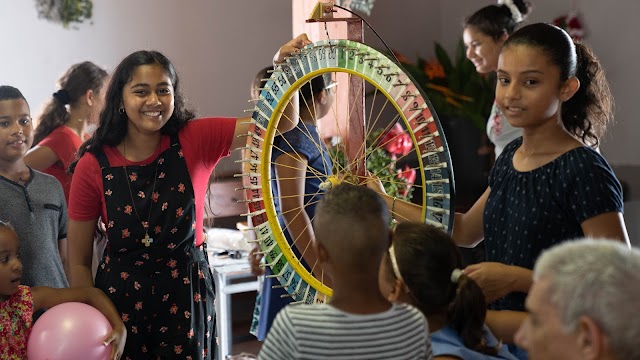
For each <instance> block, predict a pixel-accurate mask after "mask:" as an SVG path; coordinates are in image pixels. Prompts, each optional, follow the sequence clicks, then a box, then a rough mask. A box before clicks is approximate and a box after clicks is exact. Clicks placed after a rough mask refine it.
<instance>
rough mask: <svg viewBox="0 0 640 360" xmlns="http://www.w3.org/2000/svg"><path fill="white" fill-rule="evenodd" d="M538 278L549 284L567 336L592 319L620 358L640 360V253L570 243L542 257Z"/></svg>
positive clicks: (618, 246)
mask: <svg viewBox="0 0 640 360" xmlns="http://www.w3.org/2000/svg"><path fill="white" fill-rule="evenodd" d="M533 276H534V281H535V280H538V279H540V278H544V279H546V280H547V281H549V288H548V293H549V296H550V297H549V301H550V302H551V304H553V305H554V306H555V307H556V308H557V309H558V311H559V313H560V317H561V321H562V323H563V326H564V329H565V331H567V332H570V331H573V330H575V327H576V325H577V323H578V320H579V318H580V317H581V316H587V317H589V318H591V319H593V320H594V321H595V322H596V323H597V324H598V325H599V326H600V327H601V329H602V331H603V332H604V333H605V334H606V335H607V337H608V338H609V341H610V342H611V347H612V351H613V352H614V353H615V354H616V356H618V357H619V358H620V359H640V346H638V339H640V319H639V316H640V250H638V249H630V248H629V247H628V245H626V244H624V243H621V242H618V241H615V240H604V239H600V240H594V239H578V240H575V241H567V242H565V243H562V244H560V245H557V246H555V247H553V248H551V249H549V250H547V251H545V252H543V253H542V255H541V256H540V257H539V258H538V260H537V262H536V265H535V267H534V274H533Z"/></svg>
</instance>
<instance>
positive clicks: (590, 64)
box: [503, 23, 613, 148]
mask: <svg viewBox="0 0 640 360" xmlns="http://www.w3.org/2000/svg"><path fill="white" fill-rule="evenodd" d="M515 45H525V46H530V47H534V48H538V49H540V50H542V52H544V53H545V54H546V55H547V56H548V58H549V60H550V61H551V63H552V64H554V65H556V66H557V67H558V68H559V69H560V81H563V82H564V81H566V80H567V79H569V78H571V77H574V76H575V77H576V78H577V79H578V80H579V81H580V88H579V89H578V91H577V92H576V93H575V94H574V95H573V97H571V99H569V100H567V101H566V102H564V103H563V104H562V110H561V118H562V123H563V124H564V127H565V129H567V131H568V132H569V133H570V134H572V135H573V136H575V137H576V138H578V139H580V140H581V141H582V142H583V143H584V144H585V145H588V146H591V147H594V148H596V147H598V145H599V143H600V138H601V137H602V135H603V134H604V132H605V130H606V128H607V125H608V124H609V123H610V122H611V121H612V119H613V96H612V95H611V89H610V88H609V83H608V82H607V79H606V77H605V74H604V69H603V68H602V66H601V65H600V62H599V61H598V59H597V58H596V57H595V55H594V54H593V52H592V51H591V49H589V48H588V47H587V46H586V45H584V44H582V43H574V42H573V40H572V39H571V37H570V36H569V34H567V32H566V31H564V30H562V29H561V28H559V27H557V26H554V25H551V24H545V23H538V24H532V25H527V26H525V27H523V28H521V29H519V30H518V31H516V32H515V33H513V35H511V36H510V37H509V39H507V41H506V42H505V43H504V45H503V49H506V48H508V47H509V46H515Z"/></svg>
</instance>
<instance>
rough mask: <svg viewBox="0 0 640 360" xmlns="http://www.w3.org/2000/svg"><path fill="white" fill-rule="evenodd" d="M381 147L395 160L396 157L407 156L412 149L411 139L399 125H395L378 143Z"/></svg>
mask: <svg viewBox="0 0 640 360" xmlns="http://www.w3.org/2000/svg"><path fill="white" fill-rule="evenodd" d="M380 145H381V146H384V149H385V150H387V151H388V152H389V153H390V154H391V155H392V156H391V157H392V158H394V159H395V156H396V155H402V156H404V155H407V154H408V153H409V152H411V150H412V149H413V143H412V142H411V137H410V136H409V134H407V132H406V131H404V129H403V128H402V126H401V125H400V123H396V124H395V125H394V126H393V127H392V128H391V130H389V132H388V133H387V134H386V135H385V136H384V138H383V139H382V141H381V142H380Z"/></svg>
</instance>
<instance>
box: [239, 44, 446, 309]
mask: <svg viewBox="0 0 640 360" xmlns="http://www.w3.org/2000/svg"><path fill="white" fill-rule="evenodd" d="M325 73H331V75H332V77H334V79H338V78H347V81H342V80H341V81H339V82H338V86H337V87H339V88H341V89H343V88H344V87H348V86H349V84H353V83H354V82H353V81H352V79H354V78H358V79H362V80H364V87H363V88H361V89H356V90H352V92H353V91H355V92H356V93H357V94H359V95H358V96H359V98H360V99H362V95H361V94H362V91H364V92H365V94H366V96H365V101H364V116H365V117H366V119H367V121H366V126H365V136H363V138H362V139H361V143H360V145H359V146H360V151H357V152H355V153H357V154H358V156H357V158H354V159H350V158H348V156H346V155H345V152H344V151H342V152H341V151H335V149H340V146H338V147H336V148H335V149H334V150H332V151H329V158H330V159H331V164H328V166H329V167H330V168H331V170H332V172H333V174H332V175H331V176H327V177H324V178H322V181H323V186H321V189H329V188H330V187H331V186H332V185H334V184H336V183H339V182H342V181H346V182H353V183H358V182H362V180H363V179H362V176H357V175H356V174H354V172H355V170H353V169H354V168H355V166H354V164H356V163H358V162H362V163H363V164H364V163H365V161H366V166H367V169H369V171H371V172H372V173H373V175H374V176H376V177H377V178H379V179H380V181H382V183H383V184H384V185H385V188H389V189H392V190H394V191H399V193H398V194H400V195H399V196H398V198H399V199H402V198H403V197H406V198H409V197H410V195H409V194H412V195H413V200H412V202H414V203H416V204H417V205H418V206H419V207H420V208H421V210H422V219H424V221H425V222H426V223H428V224H432V225H434V226H437V227H440V228H442V229H443V230H445V231H449V232H450V231H451V227H452V225H453V214H454V212H453V170H452V167H451V158H450V155H449V149H448V147H447V143H446V140H445V138H444V135H443V133H442V128H441V126H440V124H439V122H438V120H437V117H436V115H435V112H434V111H433V109H431V104H430V103H429V101H428V99H427V98H426V96H425V95H424V92H423V91H422V89H421V88H420V87H419V86H416V84H415V83H414V81H413V80H412V78H411V77H410V76H409V75H408V74H407V73H406V72H405V71H404V70H403V69H402V68H401V67H400V66H398V65H397V64H396V63H395V62H394V61H393V60H391V59H389V58H388V57H387V56H386V55H384V54H383V53H381V52H379V51H377V50H375V49H373V48H371V47H369V46H367V45H365V44H361V43H358V42H354V41H348V40H325V41H319V42H316V43H313V44H310V45H308V46H306V47H305V48H304V49H302V51H301V52H300V53H299V54H296V55H295V56H292V57H290V58H288V59H287V60H286V61H285V63H283V64H281V65H278V66H277V68H276V69H275V70H274V72H273V74H272V75H271V77H270V78H269V79H268V81H267V82H266V85H265V86H264V88H263V89H262V91H261V93H260V97H259V99H256V106H255V109H254V110H253V115H252V120H251V125H250V131H249V133H248V134H247V135H246V136H247V142H246V146H245V147H243V148H241V151H242V160H240V162H241V163H242V173H241V174H239V175H238V176H241V177H242V181H243V188H242V190H243V191H244V192H245V199H246V202H247V203H248V207H249V213H248V216H249V217H250V218H251V222H252V225H253V228H254V230H255V232H256V235H257V240H256V241H258V242H259V243H260V247H261V249H262V253H263V254H264V256H265V264H266V266H269V267H271V269H272V272H273V275H272V276H274V277H276V278H277V279H278V280H279V282H280V284H281V286H282V287H284V288H285V289H286V290H287V292H288V293H289V294H290V296H291V297H293V299H294V300H295V301H296V302H303V303H317V302H325V301H327V300H328V299H329V297H330V296H331V289H330V287H329V286H327V281H326V280H325V279H324V277H323V276H322V271H321V270H320V269H319V268H317V267H316V264H309V266H310V268H307V267H305V266H303V264H302V262H301V259H300V258H299V257H298V256H296V252H295V251H293V248H292V247H295V246H297V245H296V239H295V238H294V237H293V236H292V238H293V244H291V243H289V242H288V241H287V239H286V236H285V232H286V231H288V229H287V226H286V225H284V224H281V223H280V222H279V221H278V218H279V215H282V214H280V213H279V211H278V210H277V208H278V207H277V206H276V204H277V203H278V201H280V200H281V199H280V198H277V197H274V195H273V187H274V186H275V185H274V179H273V176H272V173H273V172H272V170H273V169H272V168H273V166H274V163H273V160H272V150H273V149H274V138H275V137H277V136H279V135H280V133H279V132H278V130H277V125H278V123H279V122H280V121H291V119H288V118H286V117H285V116H282V115H281V114H282V112H283V111H284V109H285V107H286V106H287V105H288V104H289V102H290V98H291V97H292V96H293V95H294V94H297V90H298V89H300V87H301V86H303V85H304V84H305V83H307V82H308V81H310V80H311V79H313V78H314V77H316V76H319V75H322V74H325ZM340 91H343V92H344V93H345V94H346V93H348V91H349V90H348V89H347V90H346V92H345V90H338V93H339V94H340ZM358 96H357V97H356V98H358ZM339 105H340V106H344V101H337V102H335V103H334V105H333V107H332V109H331V111H330V112H329V114H328V115H327V116H325V118H324V119H323V121H325V123H326V122H328V123H329V124H333V125H334V128H336V129H337V132H338V133H344V129H341V127H342V128H344V127H345V126H344V124H343V122H340V121H338V120H337V119H339V118H345V116H347V117H348V116H349V112H350V111H352V109H350V108H355V106H350V105H349V104H348V103H347V104H346V106H347V110H346V111H345V112H343V113H340V111H339V109H336V107H337V106H339ZM304 106H311V105H310V104H308V103H307V102H303V101H301V102H300V107H301V108H302V107H304ZM339 114H342V115H339ZM345 114H346V115H345ZM331 118H334V119H333V120H335V123H332V122H331V121H332V119H331ZM327 119H328V120H327ZM399 143H401V144H400V145H398V144H399ZM318 147H319V148H323V149H324V147H322V146H321V145H320V144H318ZM325 151H326V150H325ZM351 153H353V152H351ZM381 164H382V165H381ZM376 166H377V168H376ZM380 166H382V167H380ZM372 168H373V170H372ZM376 169H377V170H376ZM414 173H415V176H414V177H415V180H414V181H407V178H409V180H411V179H410V178H411V175H412V174H414ZM306 174H307V176H321V175H318V174H316V173H314V172H313V171H312V170H309V171H307V172H306ZM410 188H412V193H411V192H410V191H409V189H410ZM321 191H324V190H321ZM301 195H303V194H301ZM320 195H321V194H320ZM398 201H400V200H398ZM309 205H311V204H305V205H304V206H309ZM393 215H394V216H396V218H399V219H400V218H401V217H402V216H401V215H400V214H393ZM298 250H299V251H298V253H299V254H301V256H302V257H305V254H307V252H308V251H311V249H309V248H308V247H305V248H298ZM305 258H306V257H305Z"/></svg>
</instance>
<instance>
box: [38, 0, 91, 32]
mask: <svg viewBox="0 0 640 360" xmlns="http://www.w3.org/2000/svg"><path fill="white" fill-rule="evenodd" d="M36 9H37V11H38V16H39V17H41V18H44V19H47V20H49V21H53V22H60V23H62V26H64V27H65V28H68V27H69V24H71V23H83V22H84V21H85V20H90V19H91V16H92V15H93V2H92V0H36Z"/></svg>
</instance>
